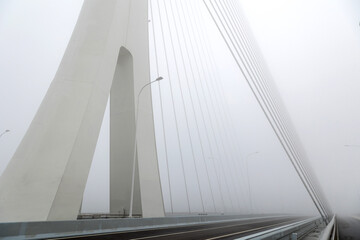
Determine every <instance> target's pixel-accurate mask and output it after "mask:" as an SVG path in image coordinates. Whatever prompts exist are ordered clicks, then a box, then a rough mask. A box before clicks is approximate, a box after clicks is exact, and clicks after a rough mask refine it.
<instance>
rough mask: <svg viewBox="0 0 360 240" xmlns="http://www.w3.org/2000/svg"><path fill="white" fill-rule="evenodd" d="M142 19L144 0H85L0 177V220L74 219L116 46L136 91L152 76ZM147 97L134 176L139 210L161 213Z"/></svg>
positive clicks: (146, 95)
mask: <svg viewBox="0 0 360 240" xmlns="http://www.w3.org/2000/svg"><path fill="white" fill-rule="evenodd" d="M147 24H148V19H147V0H106V1H103V0H85V2H84V5H83V7H82V10H81V13H80V16H79V19H78V22H77V24H76V27H75V29H74V32H73V35H72V37H71V39H70V42H69V44H68V47H67V49H66V52H65V54H64V57H63V59H62V61H61V64H60V66H59V69H58V71H57V73H56V75H55V78H54V80H53V82H52V83H51V85H50V87H49V90H48V92H47V93H46V96H45V98H44V100H43V102H42V103H41V105H40V108H39V110H38V112H37V113H36V115H35V117H34V119H33V121H32V123H31V125H30V127H29V129H28V131H27V133H26V134H25V136H24V138H23V140H22V141H21V144H20V145H19V147H18V149H17V150H16V152H15V154H14V156H13V158H12V159H11V161H10V163H9V165H8V166H7V168H6V169H5V171H4V173H3V175H2V176H1V178H0V221H1V222H13V221H45V220H72V219H76V218H77V214H78V210H79V207H80V205H81V201H82V196H83V192H84V189H85V185H86V180H87V177H88V173H89V170H90V166H91V162H92V158H93V155H94V151H95V146H96V142H97V138H98V135H99V131H100V127H101V123H102V119H103V115H104V112H105V108H106V102H107V99H108V97H109V94H110V89H111V86H112V82H113V79H114V73H115V69H117V63H118V58H119V53H120V54H121V51H120V49H121V48H122V47H124V48H126V49H127V50H128V51H129V52H130V54H131V56H132V61H133V79H134V82H133V89H132V90H133V91H134V93H135V94H134V96H136V95H137V94H136V93H137V92H138V91H139V90H140V88H141V87H142V86H143V85H144V84H146V83H148V82H149V81H150V80H149V57H148V54H149V53H148V31H147V29H148V25H147ZM129 90H131V89H129ZM150 94H151V93H150V91H146V92H144V94H143V95H142V99H144V100H143V101H144V102H145V104H144V105H143V106H142V108H141V110H139V122H138V131H139V135H138V139H139V140H138V164H139V165H138V173H139V177H138V179H139V188H140V192H141V210H142V215H143V216H144V217H153V216H158V217H160V216H164V209H163V200H162V195H161V188H160V178H159V171H158V165H157V157H156V148H155V140H154V124H153V118H152V117H153V116H152V106H151V95H150ZM134 101H136V99H135V100H134ZM133 110H134V109H133ZM132 117H134V115H133V114H132ZM130 135H131V134H130ZM154 164H155V165H154ZM118 184H119V185H123V184H124V185H127V184H128V183H127V182H119V183H118ZM138 209H140V208H138Z"/></svg>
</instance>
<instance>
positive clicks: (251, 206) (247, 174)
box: [245, 152, 259, 213]
mask: <svg viewBox="0 0 360 240" xmlns="http://www.w3.org/2000/svg"><path fill="white" fill-rule="evenodd" d="M258 153H259V152H253V153H249V154H248V155H247V156H246V158H245V163H246V176H247V182H248V189H249V201H250V211H251V213H254V209H253V204H252V199H251V189H250V177H249V166H248V159H249V157H251V156H253V155H255V154H258Z"/></svg>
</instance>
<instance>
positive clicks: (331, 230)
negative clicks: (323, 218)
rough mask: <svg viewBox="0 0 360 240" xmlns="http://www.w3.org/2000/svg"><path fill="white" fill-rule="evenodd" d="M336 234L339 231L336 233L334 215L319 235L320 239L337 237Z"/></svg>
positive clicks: (328, 239) (329, 239)
mask: <svg viewBox="0 0 360 240" xmlns="http://www.w3.org/2000/svg"><path fill="white" fill-rule="evenodd" d="M338 234H339V233H338V229H337V224H336V216H335V215H334V216H333V218H332V219H331V221H330V223H329V224H328V225H327V226H326V228H325V229H324V231H323V233H322V235H321V237H320V240H335V239H339V236H338Z"/></svg>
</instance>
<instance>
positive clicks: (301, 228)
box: [239, 217, 323, 240]
mask: <svg viewBox="0 0 360 240" xmlns="http://www.w3.org/2000/svg"><path fill="white" fill-rule="evenodd" d="M322 222H323V220H322V219H321V218H319V217H316V218H311V219H307V220H303V221H300V222H295V223H292V224H288V225H285V226H281V227H278V228H274V229H270V230H267V231H263V232H259V233H255V234H252V235H249V236H246V237H242V238H239V239H241V240H248V239H251V240H260V239H281V240H285V239H289V240H290V239H291V240H296V239H301V238H302V237H304V236H306V235H307V234H309V233H310V232H312V231H314V230H315V229H316V228H317V227H318V226H319V225H320V224H321V223H322Z"/></svg>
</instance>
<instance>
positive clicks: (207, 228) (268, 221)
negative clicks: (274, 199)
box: [56, 217, 304, 240]
mask: <svg viewBox="0 0 360 240" xmlns="http://www.w3.org/2000/svg"><path fill="white" fill-rule="evenodd" d="M303 219H304V218H298V217H278V218H263V219H252V220H236V221H227V222H222V223H207V224H201V225H199V224H197V225H193V226H181V227H168V228H161V229H152V230H138V231H126V232H114V233H110V234H109V233H108V234H93V235H86V236H74V237H67V238H56V239H81V240H85V239H86V240H94V239H104V240H107V239H139V240H140V239H159V240H162V239H172V240H178V239H208V240H215V239H235V238H238V237H242V236H246V235H249V234H253V233H256V232H261V231H264V230H267V229H271V228H274V227H279V226H282V225H287V224H290V223H293V222H297V221H300V220H303Z"/></svg>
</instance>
